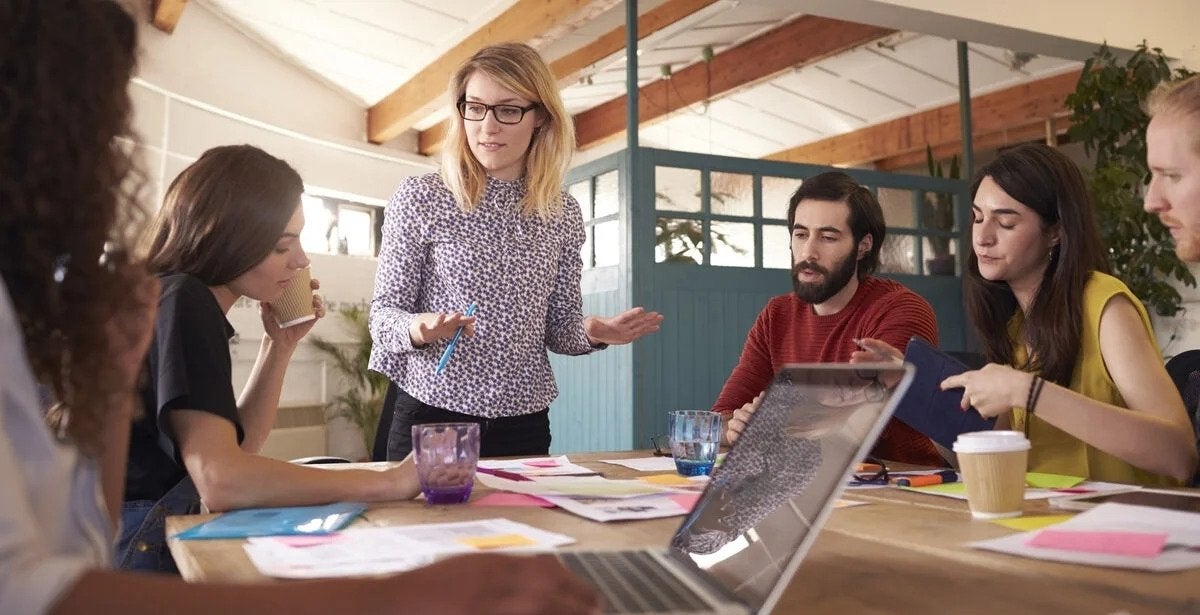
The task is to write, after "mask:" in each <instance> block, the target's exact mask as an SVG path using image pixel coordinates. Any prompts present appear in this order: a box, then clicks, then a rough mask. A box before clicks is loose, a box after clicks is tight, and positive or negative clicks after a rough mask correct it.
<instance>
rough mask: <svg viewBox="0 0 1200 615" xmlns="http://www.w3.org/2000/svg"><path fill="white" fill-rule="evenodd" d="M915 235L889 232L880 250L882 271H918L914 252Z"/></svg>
mask: <svg viewBox="0 0 1200 615" xmlns="http://www.w3.org/2000/svg"><path fill="white" fill-rule="evenodd" d="M913 245H914V244H913V237H912V236H911V235H897V234H895V233H889V234H888V235H887V236H886V237H884V239H883V249H881V250H880V251H879V269H878V270H879V272H880V273H912V274H916V273H917V271H918V270H917V264H916V255H915V254H913Z"/></svg>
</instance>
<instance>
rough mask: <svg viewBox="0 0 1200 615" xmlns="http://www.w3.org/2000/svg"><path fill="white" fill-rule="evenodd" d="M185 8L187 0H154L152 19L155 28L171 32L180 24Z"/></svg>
mask: <svg viewBox="0 0 1200 615" xmlns="http://www.w3.org/2000/svg"><path fill="white" fill-rule="evenodd" d="M185 8H187V0H154V14H153V15H151V16H150V21H151V23H153V24H154V27H155V28H158V29H159V30H162V31H163V32H166V33H167V34H170V33H172V32H174V31H175V26H177V25H179V18H180V17H183V9H185Z"/></svg>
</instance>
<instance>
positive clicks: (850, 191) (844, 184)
mask: <svg viewBox="0 0 1200 615" xmlns="http://www.w3.org/2000/svg"><path fill="white" fill-rule="evenodd" d="M804 199H817V200H820V201H840V202H842V203H845V204H846V206H847V207H848V208H849V209H850V219H849V221H848V223H849V225H850V233H851V235H853V236H854V247H855V250H854V251H855V253H857V252H858V243H859V242H860V241H862V238H863V237H866V236H867V235H870V236H871V249H870V250H869V251H867V253H866V254H864V255H863V257H862V258H861V259H859V261H858V279H859V281H862V280H863V279H865V278H866V277H867V276H868V275H871V274H872V273H874V272H875V268H876V267H878V266H879V251H880V250H882V249H883V238H884V236H885V235H886V234H887V225H886V224H885V223H884V220H883V208H882V207H880V206H879V200H878V199H876V198H875V195H874V194H871V191H870V190H869V189H867V187H866V186H863V185H862V184H860V183H858V182H856V181H854V178H852V177H850V176H849V175H847V174H845V173H843V172H841V171H826V172H825V173H821V174H819V175H814V176H812V177H810V178H808V179H806V180H804V182H803V183H801V184H800V187H799V188H797V189H796V191H795V192H794V193H792V198H791V199H790V200H789V201H788V217H787V224H788V229H791V228H792V224H793V223H794V221H795V219H796V207H798V206H799V205H800V201H803V200H804Z"/></svg>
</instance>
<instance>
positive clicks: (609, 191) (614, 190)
mask: <svg viewBox="0 0 1200 615" xmlns="http://www.w3.org/2000/svg"><path fill="white" fill-rule="evenodd" d="M620 209H621V182H620V177H619V172H618V171H615V170H614V171H609V172H608V173H605V174H603V175H597V176H596V211H595V214H593V215H594V217H596V218H603V217H604V216H608V215H612V214H615V213H617V212H618V211H620Z"/></svg>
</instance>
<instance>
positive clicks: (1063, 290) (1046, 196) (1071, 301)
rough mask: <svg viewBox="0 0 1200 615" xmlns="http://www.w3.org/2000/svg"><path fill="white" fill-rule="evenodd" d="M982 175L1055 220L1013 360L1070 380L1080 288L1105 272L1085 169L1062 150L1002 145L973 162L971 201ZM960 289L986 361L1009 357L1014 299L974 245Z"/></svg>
mask: <svg viewBox="0 0 1200 615" xmlns="http://www.w3.org/2000/svg"><path fill="white" fill-rule="evenodd" d="M985 177H990V178H992V181H994V182H996V184H997V185H998V186H1000V188H1001V189H1003V190H1004V192H1006V193H1007V194H1008V195H1009V196H1011V197H1012V198H1014V199H1016V200H1017V201H1018V202H1020V203H1021V204H1022V205H1025V206H1026V207H1028V208H1030V209H1032V210H1033V211H1034V212H1035V213H1037V215H1038V217H1039V218H1041V221H1042V224H1043V225H1046V226H1052V225H1055V224H1057V225H1059V243H1058V245H1057V246H1055V247H1054V248H1052V249H1051V251H1050V255H1049V264H1048V265H1047V266H1046V272H1045V275H1044V276H1043V277H1042V281H1041V283H1040V284H1039V285H1038V289H1037V293H1035V294H1034V297H1033V301H1032V303H1031V304H1030V306H1029V313H1027V314H1024V315H1023V318H1024V328H1023V332H1024V333H1023V334H1024V338H1023V341H1024V342H1025V343H1027V344H1028V345H1029V348H1030V349H1031V351H1030V353H1029V356H1028V358H1027V359H1026V362H1025V364H1023V365H1017V367H1018V368H1021V369H1025V370H1029V371H1034V372H1038V373H1040V374H1041V375H1042V377H1044V378H1046V379H1047V380H1050V381H1052V382H1056V383H1058V384H1061V385H1068V384H1069V383H1070V381H1071V374H1072V373H1073V372H1074V370H1075V363H1076V361H1077V359H1078V357H1079V347H1080V341H1079V338H1080V331H1081V330H1082V328H1083V287H1084V286H1085V285H1086V284H1087V281H1088V277H1089V276H1090V275H1091V273H1092V272H1093V271H1101V272H1104V273H1108V272H1109V264H1108V255H1107V254H1106V253H1105V251H1104V246H1103V244H1102V243H1101V241H1100V232H1099V230H1098V228H1097V226H1096V219H1095V215H1094V214H1093V212H1092V202H1091V198H1090V197H1089V196H1088V192H1087V187H1086V185H1085V184H1084V181H1083V175H1082V174H1081V173H1080V172H1079V167H1077V166H1075V163H1074V162H1071V160H1070V159H1069V158H1067V157H1066V156H1065V155H1063V154H1062V152H1059V151H1058V150H1056V149H1053V148H1050V147H1047V146H1045V145H1040V144H1029V145H1021V146H1019V147H1015V148H1012V149H1010V150H1006V151H1004V152H1002V153H1001V154H1000V155H999V156H998V157H997V158H996V159H995V160H993V161H992V162H990V163H988V164H987V165H985V166H984V167H983V168H981V169H979V172H977V173H976V174H975V179H974V182H973V183H972V184H971V198H972V200H974V198H975V193H976V192H978V191H979V184H980V182H982V181H983V178H985ZM963 292H964V302H965V304H966V308H967V316H968V317H969V318H970V319H971V324H972V325H974V327H975V332H976V333H977V334H978V335H979V339H980V341H981V342H982V344H983V354H984V356H985V357H986V358H987V360H988V361H990V362H995V363H1006V364H1010V365H1012V364H1014V363H1015V361H1014V350H1015V349H1014V347H1013V343H1012V340H1010V339H1009V336H1008V328H1007V325H1008V322H1009V321H1010V320H1011V319H1012V317H1013V316H1014V315H1015V314H1016V313H1017V311H1018V310H1019V309H1020V306H1018V305H1017V298H1016V297H1015V296H1014V295H1013V292H1012V289H1011V288H1010V287H1009V285H1008V283H1007V282H1003V281H995V282H993V281H989V280H986V279H984V278H983V276H981V275H980V274H979V260H978V258H977V257H976V256H975V251H974V250H971V252H970V255H969V256H968V258H967V273H966V276H965V277H964V279H963Z"/></svg>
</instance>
